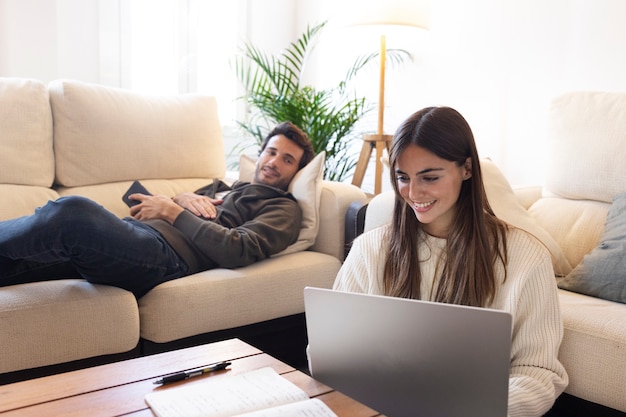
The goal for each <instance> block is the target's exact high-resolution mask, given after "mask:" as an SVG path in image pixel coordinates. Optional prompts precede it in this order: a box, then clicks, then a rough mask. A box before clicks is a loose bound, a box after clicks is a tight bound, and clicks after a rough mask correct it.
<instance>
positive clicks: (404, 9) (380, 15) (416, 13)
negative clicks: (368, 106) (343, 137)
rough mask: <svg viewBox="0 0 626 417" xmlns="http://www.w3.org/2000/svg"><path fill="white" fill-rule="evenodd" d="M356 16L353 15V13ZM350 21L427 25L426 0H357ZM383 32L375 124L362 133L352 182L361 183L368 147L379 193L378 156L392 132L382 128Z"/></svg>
mask: <svg viewBox="0 0 626 417" xmlns="http://www.w3.org/2000/svg"><path fill="white" fill-rule="evenodd" d="M357 14H358V16H357V17H354V16H355V15H357ZM351 16H352V18H353V20H352V23H351V24H352V25H359V26H361V25H373V26H378V27H382V28H383V30H385V29H384V28H385V27H389V26H413V27H418V28H422V29H428V27H429V18H430V4H429V0H387V1H385V2H381V1H379V0H370V1H363V0H359V3H358V7H354V8H353V9H352V14H351ZM386 43H387V40H386V36H385V35H384V34H382V35H381V36H380V78H379V90H378V128H377V131H376V134H366V135H363V146H362V148H361V154H360V156H359V160H358V161H357V165H356V169H355V172H354V177H353V178H352V184H354V185H356V186H357V187H361V184H362V183H363V178H364V177H365V172H366V171H367V165H368V164H369V161H370V158H371V155H372V150H374V149H375V150H376V171H375V177H374V194H380V192H381V189H382V175H383V164H382V161H381V158H382V156H383V149H385V148H387V150H388V151H389V147H390V146H391V139H392V135H386V134H385V132H384V117H385V65H386V60H387V45H386Z"/></svg>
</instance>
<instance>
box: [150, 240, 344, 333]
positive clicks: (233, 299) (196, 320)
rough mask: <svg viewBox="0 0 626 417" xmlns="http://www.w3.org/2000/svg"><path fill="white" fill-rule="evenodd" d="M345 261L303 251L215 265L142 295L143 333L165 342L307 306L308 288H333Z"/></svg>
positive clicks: (288, 312) (288, 313) (271, 316)
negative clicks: (247, 262) (227, 266)
mask: <svg viewBox="0 0 626 417" xmlns="http://www.w3.org/2000/svg"><path fill="white" fill-rule="evenodd" d="M340 267H341V262H339V260H338V259H337V258H335V257H334V256H330V255H326V254H322V253H317V252H313V251H301V252H298V253H292V254H290V255H286V256H281V257H280V258H270V259H265V260H263V261H261V262H257V263H254V264H252V265H249V266H246V267H243V268H237V269H211V270H209V271H204V272H200V273H197V274H194V275H190V276H188V277H184V278H179V279H175V280H173V281H169V282H166V283H163V284H160V285H158V286H156V287H155V288H153V289H152V290H151V291H150V292H149V293H148V294H146V295H145V296H143V297H142V298H140V299H139V314H140V318H141V337H143V338H144V339H147V340H150V341H152V342H157V343H164V342H170V341H172V340H177V339H181V338H184V337H189V336H194V335H198V334H203V333H207V332H212V331H216V330H222V329H229V328H232V327H238V326H243V325H247V324H252V323H258V322H262V321H265V320H271V319H275V318H278V317H284V316H289V315H292V314H297V313H302V312H303V311H304V295H303V291H304V287H306V286H307V285H310V286H315V287H323V288H330V287H331V286H332V284H333V281H334V280H335V276H336V275H337V272H339V268H340Z"/></svg>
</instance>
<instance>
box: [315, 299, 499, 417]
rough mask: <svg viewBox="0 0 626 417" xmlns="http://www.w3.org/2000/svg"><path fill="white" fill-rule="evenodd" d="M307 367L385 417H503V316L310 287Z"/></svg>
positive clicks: (484, 310)
mask: <svg viewBox="0 0 626 417" xmlns="http://www.w3.org/2000/svg"><path fill="white" fill-rule="evenodd" d="M304 299H305V313H306V324H307V333H308V339H309V361H310V362H309V368H310V370H311V373H312V376H313V377H314V378H315V379H317V380H318V381H320V382H322V383H324V384H326V385H329V386H331V387H332V388H334V389H336V390H339V391H341V392H343V393H345V394H346V395H349V396H350V397H352V398H354V399H356V400H357V401H359V402H362V403H363V404H366V405H368V406H369V407H372V408H373V409H375V410H377V411H379V412H381V413H383V414H386V415H388V416H394V417H395V416H429V417H437V416H442V417H443V416H445V417H454V416H463V417H472V416H476V417H478V416H480V417H491V416H494V417H495V416H498V417H504V416H506V414H507V402H508V379H509V368H510V351H511V315H510V314H509V313H508V312H504V311H500V310H492V309H484V308H476V307H466V306H459V305H452V304H443V303H434V302H428V301H418V300H409V299H403V298H394V297H386V296H378V295H366V294H355V293H347V292H339V291H332V290H328V289H320V288H311V287H307V288H306V289H305V290H304Z"/></svg>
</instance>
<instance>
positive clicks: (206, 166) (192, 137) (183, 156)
mask: <svg viewBox="0 0 626 417" xmlns="http://www.w3.org/2000/svg"><path fill="white" fill-rule="evenodd" d="M48 89H49V94H50V102H51V105H52V114H53V115H54V147H55V153H56V161H57V166H56V177H57V178H56V181H57V183H58V184H59V185H62V186H66V187H76V186H84V185H91V184H101V183H108V182H116V181H128V180H134V179H165V178H218V177H219V178H222V177H223V176H224V175H225V172H226V162H225V156H224V145H223V142H222V131H221V126H220V123H219V120H218V117H217V104H216V101H215V98H213V97H208V96H202V95H192V94H189V95H172V96H149V95H144V94H137V93H133V92H130V91H126V90H122V89H116V88H110V87H103V86H99V85H92V84H85V83H81V82H76V81H65V80H57V81H53V82H52V83H50V85H49V86H48Z"/></svg>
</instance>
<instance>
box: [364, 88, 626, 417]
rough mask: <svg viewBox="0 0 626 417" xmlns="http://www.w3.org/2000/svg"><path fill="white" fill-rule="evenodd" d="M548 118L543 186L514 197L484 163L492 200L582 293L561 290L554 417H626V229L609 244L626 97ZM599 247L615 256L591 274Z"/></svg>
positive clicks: (578, 96) (621, 187)
mask: <svg viewBox="0 0 626 417" xmlns="http://www.w3.org/2000/svg"><path fill="white" fill-rule="evenodd" d="M549 118H550V129H551V130H550V132H549V137H550V140H549V142H550V143H549V158H548V159H547V160H548V161H550V163H549V168H548V169H547V172H546V174H545V181H544V184H543V185H542V186H537V187H526V188H517V189H515V190H513V189H511V187H510V185H509V184H508V182H507V181H506V179H505V178H504V176H503V175H502V173H501V172H500V170H499V169H498V168H497V167H496V166H495V165H494V164H493V163H492V162H491V161H489V160H487V159H485V160H481V167H482V169H483V175H484V178H485V183H486V184H485V186H486V191H487V195H488V198H489V201H490V202H491V204H492V206H493V208H494V211H495V212H496V214H497V215H498V216H500V217H502V218H504V219H505V220H507V221H509V222H510V223H512V224H514V225H516V226H518V227H522V228H524V229H526V230H528V231H529V232H531V233H533V234H534V235H535V236H536V237H537V238H539V239H540V240H542V241H543V242H544V244H545V245H546V246H547V247H548V249H550V251H551V253H552V258H553V262H554V267H555V271H556V272H557V273H558V275H561V276H564V277H565V278H561V277H557V281H558V283H559V285H560V286H563V287H564V286H565V285H566V283H567V282H569V286H568V288H569V289H570V290H575V291H577V292H574V291H568V290H565V289H559V297H560V301H561V309H562V316H563V322H564V330H565V332H564V338H563V342H562V345H561V349H560V360H561V361H562V363H563V365H564V366H565V368H566V369H567V372H568V374H569V378H570V380H569V386H568V387H567V389H566V390H565V392H566V394H565V395H563V396H562V397H561V398H560V399H559V401H557V404H556V406H555V410H557V411H559V412H560V413H557V414H555V415H568V416H574V415H581V416H583V415H584V416H587V415H593V416H600V415H621V414H622V413H624V412H626V304H624V303H626V268H624V266H623V265H624V262H626V252H625V250H624V249H625V247H626V244H625V243H624V241H625V240H626V232H625V230H626V227H622V229H618V230H617V232H614V233H613V234H612V236H609V237H607V236H604V235H603V231H604V230H605V222H606V220H607V213H608V212H609V210H610V209H611V206H612V202H613V200H614V199H615V197H617V196H619V195H621V194H622V193H624V192H626V163H625V161H626V94H618V93H599V92H574V93H569V94H565V95H563V96H561V97H558V98H556V99H555V100H554V101H553V103H552V106H551V109H550V115H549ZM393 199H394V196H393V192H386V193H383V194H380V195H378V196H376V197H375V198H374V199H373V200H372V201H371V202H370V203H369V205H368V207H367V211H366V214H365V223H364V229H365V230H369V229H371V228H373V227H377V226H379V225H381V224H383V223H385V222H388V221H390V213H391V207H392V206H393ZM616 204H617V201H616ZM616 219H617V224H618V225H617V226H616V227H613V226H611V227H612V228H614V229H615V228H619V226H620V223H619V219H621V222H622V223H624V224H626V210H625V211H618V212H617V214H616ZM614 223H616V222H615V221H614V222H613V223H612V224H614ZM607 224H608V223H607ZM616 235H617V238H615V236H616ZM616 240H617V242H616ZM600 241H603V242H605V243H604V246H605V247H608V248H613V249H614V253H613V254H610V256H604V257H601V258H600V262H601V263H602V264H603V265H602V268H598V267H597V266H596V268H595V269H594V268H593V261H594V259H593V257H592V256H591V254H592V253H594V256H596V257H597V256H598V254H597V252H598V251H602V250H601V249H596V250H595V252H594V249H595V248H596V247H598V246H599V242H600ZM607 241H609V243H606V242H607ZM611 241H612V242H613V244H611V243H610V242H611ZM607 245H608V246H607ZM585 255H588V256H587V257H586V256H585ZM600 256H602V253H600ZM620 262H621V263H620ZM597 263H598V262H597V261H596V264H597ZM579 264H580V265H579ZM607 265H608V266H607ZM611 265H612V266H613V268H612V269H613V270H615V269H617V272H614V273H613V275H612V276H610V277H608V278H607V277H601V276H597V272H596V275H595V276H593V275H592V274H591V273H589V271H599V270H600V271H602V269H603V268H604V267H606V268H607V269H610V268H609V266H611ZM577 266H578V267H577ZM572 267H575V268H576V271H575V272H574V273H572V272H571V271H572ZM620 267H621V269H620ZM574 274H576V275H574ZM605 274H607V273H605ZM574 278H576V279H575V280H574ZM593 283H595V285H592V284H593ZM580 291H583V292H584V293H581V292H580ZM589 294H591V295H589ZM600 296H601V297H605V298H609V299H611V300H613V299H615V298H616V297H620V296H621V300H620V302H616V301H610V300H607V299H605V298H600ZM553 411H554V410H553ZM619 412H622V413H619Z"/></svg>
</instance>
